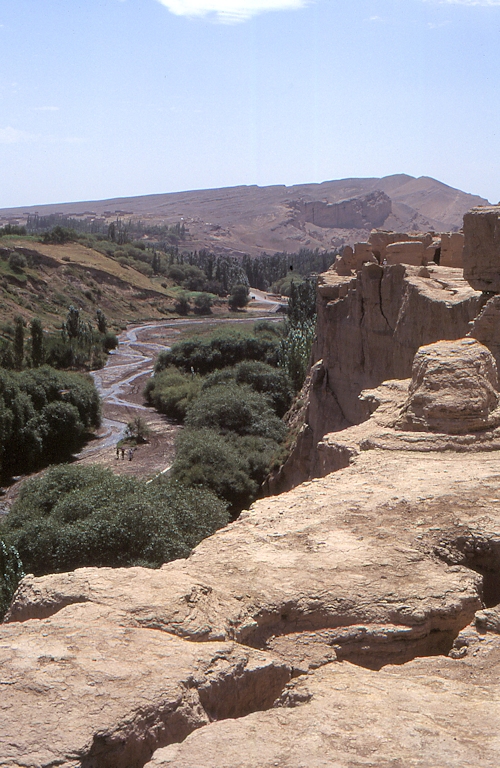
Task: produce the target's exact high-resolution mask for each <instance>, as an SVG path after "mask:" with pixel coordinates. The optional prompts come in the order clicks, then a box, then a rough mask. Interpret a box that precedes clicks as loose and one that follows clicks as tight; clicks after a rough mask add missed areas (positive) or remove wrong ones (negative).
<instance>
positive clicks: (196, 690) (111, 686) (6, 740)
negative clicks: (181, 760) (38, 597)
mask: <svg viewBox="0 0 500 768" xmlns="http://www.w3.org/2000/svg"><path fill="white" fill-rule="evenodd" d="M115 609H118V612H116V610H114V609H111V608H108V607H103V606H99V605H96V604H87V605H72V606H69V607H66V608H64V609H62V610H61V611H60V612H59V613H58V614H57V616H53V617H52V618H50V619H46V620H42V621H27V622H25V623H24V624H22V625H19V624H10V625H3V626H2V627H1V630H0V668H1V670H2V671H1V677H2V679H1V681H0V683H1V687H2V696H1V697H0V712H1V722H2V727H1V729H0V765H1V766H8V767H9V768H11V767H12V768H14V767H17V766H23V768H31V767H32V768H39V766H47V767H48V766H55V765H57V766H63V767H64V768H70V767H71V768H76V766H86V767H88V768H90V766H96V767H98V768H136V766H137V767H139V766H142V765H144V763H145V762H146V761H147V760H148V759H149V758H150V757H151V755H152V754H153V752H154V751H155V749H157V748H158V747H159V746H165V745H167V744H169V743H172V742H175V741H181V740H183V739H184V738H185V737H186V736H187V735H188V734H189V733H191V731H193V730H194V729H195V728H200V727H201V726H204V725H207V724H208V723H209V722H211V721H212V720H214V719H223V718H225V717H241V716H242V715H246V714H248V713H249V712H253V711H255V710H256V709H266V708H268V707H270V706H271V704H272V702H273V701H274V700H275V698H276V697H277V696H278V695H279V694H280V692H281V691H282V689H283V687H284V685H285V684H286V683H287V681H288V680H289V679H290V670H289V668H287V665H286V664H284V663H283V662H280V661H277V660H276V659H271V658H269V657H266V656H265V654H263V653H260V652H258V651H254V650H251V649H247V648H243V647H242V646H236V645H235V644H234V643H218V644H215V643H209V644H206V645H203V646H200V645H196V644H192V643H187V642H185V641H184V640H180V639H178V638H176V637H174V636H173V635H171V634H165V633H164V632H160V631H158V630H154V629H148V630H146V629H141V628H140V627H134V626H131V622H130V619H127V617H126V616H125V615H120V612H119V601H117V602H115Z"/></svg>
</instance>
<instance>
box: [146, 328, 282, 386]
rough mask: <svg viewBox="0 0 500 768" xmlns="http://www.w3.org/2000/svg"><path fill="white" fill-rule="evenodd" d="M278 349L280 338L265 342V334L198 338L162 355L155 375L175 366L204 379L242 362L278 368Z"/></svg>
mask: <svg viewBox="0 0 500 768" xmlns="http://www.w3.org/2000/svg"><path fill="white" fill-rule="evenodd" d="M278 346H279V342H278V339H277V338H276V339H270V338H266V337H265V336H264V334H260V335H259V337H257V336H248V335H244V334H243V333H238V332H236V331H221V332H218V333H216V334H214V335H213V336H212V337H211V338H209V339H205V338H196V337H195V338H192V339H188V340H187V341H181V342H179V343H178V344H174V345H173V346H172V347H171V349H169V350H166V351H164V352H160V354H159V356H158V359H157V361H156V365H155V371H157V372H158V371H162V370H164V369H165V368H168V367H169V366H172V365H174V366H176V367H177V368H181V369H183V370H184V371H186V372H190V371H191V368H193V369H194V370H195V371H196V373H200V374H202V375H204V374H206V373H211V372H212V371H215V370H216V369H218V368H225V367H227V366H231V365H236V363H240V362H241V361H242V360H260V361H261V362H264V363H269V364H270V365H276V363H277V361H278Z"/></svg>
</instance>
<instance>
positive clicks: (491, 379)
mask: <svg viewBox="0 0 500 768" xmlns="http://www.w3.org/2000/svg"><path fill="white" fill-rule="evenodd" d="M498 403H499V394H498V375H497V367H496V363H495V360H494V358H493V355H492V354H491V352H490V351H489V350H488V349H487V348H486V347H485V346H484V345H483V344H480V343H479V342H478V341H476V340H475V339H458V340H457V341H439V342H437V343H436V344H429V345H428V346H426V347H421V348H420V349H419V350H418V352H417V354H416V355H415V359H414V361H413V370H412V379H411V383H410V388H409V393H408V399H407V401H406V403H405V404H404V406H403V409H402V413H401V417H400V419H399V420H398V427H399V428H401V429H405V430H416V431H423V432H427V431H430V432H444V433H445V434H457V435H459V434H467V433H470V432H478V431H480V430H486V429H492V428H494V427H496V426H497V425H498V424H500V409H499V407H498Z"/></svg>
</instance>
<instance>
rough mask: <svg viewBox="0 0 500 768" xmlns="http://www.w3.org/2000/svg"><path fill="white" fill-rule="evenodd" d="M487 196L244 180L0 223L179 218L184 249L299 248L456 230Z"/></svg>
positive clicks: (386, 185) (21, 213) (12, 212)
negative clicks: (383, 234)
mask: <svg viewBox="0 0 500 768" xmlns="http://www.w3.org/2000/svg"><path fill="white" fill-rule="evenodd" d="M487 204H488V201H487V200H485V199H484V198H482V197H479V196H478V195H471V194H468V193H466V192H462V191H461V190H458V189H454V188H453V187H449V186H447V185H446V184H443V183H442V182H440V181H436V179H432V178H430V177H427V176H421V177H419V178H415V177H413V176H408V175H406V174H397V175H393V176H385V177H383V178H380V179H379V178H361V179H356V178H352V179H340V180H337V181H325V182H323V183H321V184H297V185H294V186H290V187H286V186H284V185H283V186H281V185H280V186H268V187H258V186H240V187H225V188H221V189H205V190H194V191H187V192H171V193H165V194H155V195H143V196H139V197H123V198H113V199H108V200H97V201H86V202H79V203H60V204H50V205H36V206H27V207H17V208H4V209H0V225H1V224H4V223H6V222H11V223H14V222H22V221H23V220H25V219H26V217H27V214H28V213H35V212H37V213H38V214H39V215H40V216H46V215H49V214H56V213H60V214H61V215H62V216H78V217H80V218H92V217H98V218H101V219H104V220H105V221H108V220H109V222H111V221H113V220H115V219H116V218H117V217H118V218H122V219H132V220H135V221H137V220H141V221H142V222H143V224H144V225H145V226H147V225H148V224H149V225H151V226H153V225H162V224H166V225H172V224H175V223H177V222H179V221H181V220H183V221H184V223H185V224H186V226H187V229H188V231H189V238H188V240H187V241H186V242H185V243H184V245H183V247H185V249H186V250H195V249H198V250H199V249H201V248H208V249H211V250H214V251H216V252H219V253H221V252H226V253H235V254H238V253H250V254H251V255H258V254H260V253H262V252H267V253H274V252H275V251H289V252H290V253H293V252H297V251H298V250H300V248H312V249H314V248H320V249H330V248H335V247H337V246H339V245H342V244H345V243H352V242H354V241H360V240H363V239H364V238H365V237H366V236H367V235H368V233H369V231H370V230H371V229H372V228H373V227H374V226H376V227H378V228H382V229H391V230H396V231H401V232H416V231H427V230H435V231H438V232H439V231H442V232H446V231H454V230H457V229H460V227H461V225H462V218H463V215H464V213H466V212H467V211H468V210H469V209H470V208H473V207H474V206H477V205H487Z"/></svg>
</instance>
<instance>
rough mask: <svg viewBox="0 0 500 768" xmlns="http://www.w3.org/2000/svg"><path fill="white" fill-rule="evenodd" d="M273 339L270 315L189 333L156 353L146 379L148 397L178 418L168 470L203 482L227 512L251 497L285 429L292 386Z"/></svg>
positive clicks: (275, 333) (274, 328)
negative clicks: (246, 328)
mask: <svg viewBox="0 0 500 768" xmlns="http://www.w3.org/2000/svg"><path fill="white" fill-rule="evenodd" d="M279 345H280V330H279V328H278V327H277V324H275V323H270V322H260V323H256V324H255V328H254V332H253V333H248V332H247V333H245V332H239V333H235V332H234V331H233V332H230V331H223V332H218V333H215V334H214V335H213V336H212V337H210V338H200V339H196V338H194V339H189V340H187V341H184V342H180V343H179V344H175V345H174V346H173V347H172V348H171V349H170V350H168V351H165V352H163V353H161V354H160V356H159V358H158V360H157V363H156V369H155V370H156V372H155V375H154V377H153V378H152V379H150V381H149V382H148V384H147V386H146V390H145V395H146V398H147V400H148V401H149V402H150V403H151V404H152V405H154V406H155V407H156V408H157V409H158V410H159V411H160V412H162V413H165V414H167V415H168V416H170V417H171V418H174V419H176V420H177V421H179V422H181V423H184V425H185V428H184V430H183V431H182V433H181V435H180V437H179V439H178V441H177V444H176V457H175V461H174V464H173V467H172V470H171V475H172V477H173V478H175V479H176V480H178V481H179V482H181V483H183V484H184V485H188V486H189V487H203V488H208V489H210V490H211V491H213V492H214V493H216V495H217V496H218V497H219V498H221V499H223V500H224V501H226V502H227V503H228V504H229V505H230V511H231V513H232V514H233V515H236V514H238V512H239V511H240V510H241V509H243V508H245V507H247V506H248V505H249V504H250V503H251V502H252V501H253V500H254V499H255V498H256V496H257V494H258V492H259V488H260V485H261V484H262V482H263V481H264V479H265V477H266V475H267V473H268V471H269V468H270V465H271V463H272V461H273V457H274V456H275V455H276V453H277V452H278V450H279V444H280V442H281V441H282V440H283V438H284V436H285V433H286V428H285V426H284V423H283V422H282V421H281V417H282V416H283V414H284V413H285V412H286V410H287V409H288V407H289V406H290V403H291V400H292V387H291V385H290V381H289V379H288V376H287V374H286V373H285V372H284V371H283V370H282V369H280V368H277V363H278V355H279Z"/></svg>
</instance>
